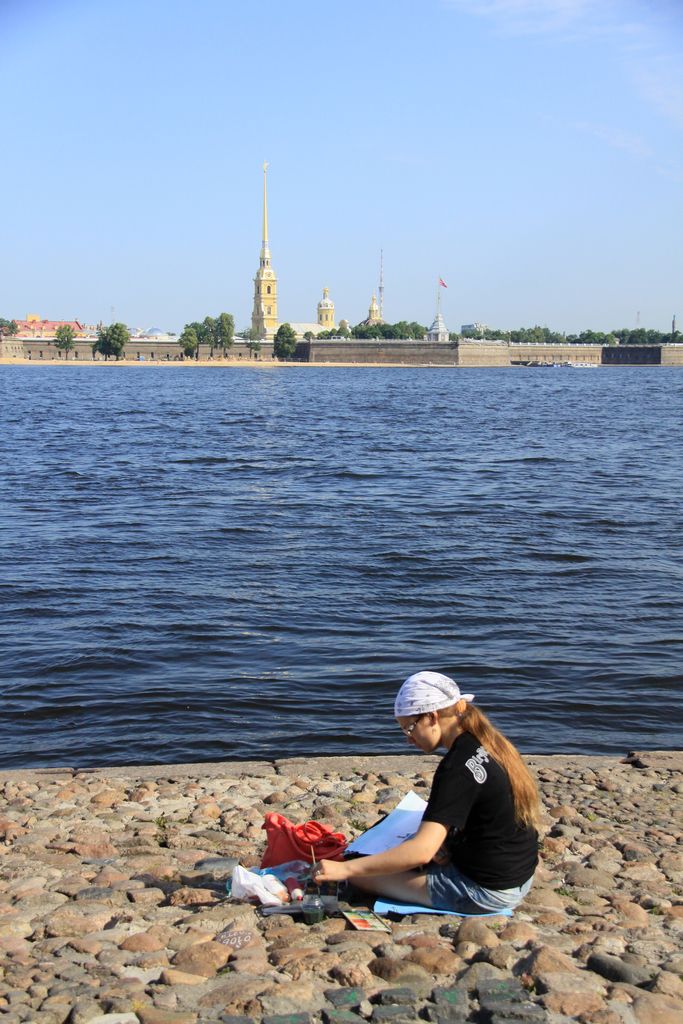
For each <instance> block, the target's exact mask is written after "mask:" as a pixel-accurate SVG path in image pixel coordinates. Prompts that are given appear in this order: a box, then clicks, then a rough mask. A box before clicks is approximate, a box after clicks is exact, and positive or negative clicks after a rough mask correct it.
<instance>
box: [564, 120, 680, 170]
mask: <svg viewBox="0 0 683 1024" xmlns="http://www.w3.org/2000/svg"><path fill="white" fill-rule="evenodd" d="M574 127H575V128H576V130H577V131H580V132H583V133H584V134H586V135H592V136H593V138H595V139H598V140H599V141H600V142H603V143H604V144H605V145H606V146H609V147H610V148H611V149H617V150H620V151H621V152H622V153H628V155H629V156H631V157H633V158H634V159H636V160H642V161H643V162H644V163H646V164H648V165H649V166H650V168H651V170H652V171H654V173H655V174H657V175H659V176H660V177H661V178H667V179H668V180H669V181H676V182H680V181H683V169H682V168H681V167H679V166H677V165H676V164H672V163H666V162H663V161H662V159H661V157H660V156H659V155H658V154H657V153H656V152H655V151H654V150H653V148H652V147H651V146H650V145H649V144H648V143H647V142H646V141H645V139H643V138H642V136H640V135H633V134H631V133H630V132H627V131H623V130H622V129H620V128H615V127H613V126H610V125H604V124H592V123H590V122H588V121H578V122H577V123H576V124H575V125H574Z"/></svg>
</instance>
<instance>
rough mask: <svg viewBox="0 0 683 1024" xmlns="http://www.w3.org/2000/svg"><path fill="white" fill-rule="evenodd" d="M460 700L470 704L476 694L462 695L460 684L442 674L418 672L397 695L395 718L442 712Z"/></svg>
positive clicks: (408, 679) (407, 680)
mask: <svg viewBox="0 0 683 1024" xmlns="http://www.w3.org/2000/svg"><path fill="white" fill-rule="evenodd" d="M459 700H466V701H467V702H468V703H469V702H470V701H473V700H474V694H473V693H461V692H460V687H459V686H458V684H457V683H456V682H454V681H453V680H452V679H450V678H449V677H448V676H443V675H441V673H440V672H416V673H415V674H414V675H412V676H408V678H407V679H406V681H405V683H404V684H403V686H402V687H401V689H400V690H399V691H398V693H397V695H396V700H395V702H394V718H409V717H410V716H411V715H424V714H426V713H427V712H428V711H441V709H442V708H449V707H451V705H452V704H457V703H458V701H459Z"/></svg>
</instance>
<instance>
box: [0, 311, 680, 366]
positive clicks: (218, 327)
mask: <svg viewBox="0 0 683 1024" xmlns="http://www.w3.org/2000/svg"><path fill="white" fill-rule="evenodd" d="M18 331H19V328H18V325H17V322H16V320H7V319H5V318H4V317H0V339H2V338H3V337H13V336H15V335H16V334H17V333H18ZM426 333H427V328H426V327H423V326H422V324H418V323H416V322H415V321H411V322H408V321H406V320H399V321H398V322H397V323H395V324H364V323H361V324H356V326H355V327H352V328H350V329H349V328H348V327H347V326H346V323H345V322H343V323H342V324H341V325H340V327H339V328H337V329H335V330H330V331H321V332H320V333H319V334H317V335H314V334H313V332H312V331H307V332H306V334H304V339H305V340H308V341H311V340H313V338H318V339H321V340H322V339H325V338H349V337H352V338H357V339H359V340H373V339H387V340H391V339H399V338H414V339H421V338H423V337H424V336H425V334H426ZM241 336H242V337H243V338H244V339H245V341H246V343H247V347H248V348H249V351H250V352H251V354H252V355H254V354H258V353H259V352H260V351H261V340H260V339H259V338H258V337H257V336H256V334H255V332H254V331H253V330H252V329H251V328H245V330H244V331H242V332H241ZM449 337H450V340H451V341H453V342H456V341H459V340H460V338H477V339H478V340H481V341H508V342H512V343H513V344H527V345H528V344H536V345H538V344H545V345H559V344H573V345H577V344H578V345H668V344H672V343H678V344H680V343H683V333H682V332H681V331H656V330H650V329H648V328H645V327H636V328H628V327H622V328H619V329H618V330H614V331H609V332H602V331H591V330H587V331H581V333H580V334H565V333H563V332H559V331H552V330H550V329H549V328H548V327H540V326H539V325H536V326H535V327H520V328H518V329H517V330H512V331H503V330H499V329H497V328H486V329H485V330H484V331H482V332H481V333H480V332H478V331H476V330H474V329H470V330H465V331H463V332H462V333H461V334H458V333H455V332H453V333H451V334H450V335H449ZM46 340H47V339H46ZM234 340H235V321H234V318H233V316H232V314H231V313H220V314H219V315H218V316H217V317H211V316H207V317H205V318H204V319H203V320H202V321H197V320H194V321H192V322H191V323H187V324H185V326H184V328H183V330H182V333H181V334H180V337H179V338H178V344H179V346H180V349H181V351H182V353H183V355H184V356H186V357H188V358H194V359H199V347H200V345H208V346H209V352H210V356H211V357H213V355H214V352H215V351H216V350H218V351H220V352H221V353H222V354H223V355H225V354H227V353H228V352H229V351H230V349H231V348H232V346H233V344H234ZM76 341H77V339H76V334H75V332H74V329H73V327H71V325H70V324H60V326H59V327H58V328H57V330H56V332H55V339H54V344H55V348H57V349H59V350H60V351H62V352H64V353H65V354H66V355H67V356H68V354H69V352H71V351H72V350H73V349H74V348H75V347H76ZM129 341H130V331H129V330H128V328H127V327H126V325H125V324H122V323H113V324H109V326H107V327H104V326H103V325H101V324H100V326H99V328H98V331H97V338H96V340H95V341H94V342H93V345H92V352H93V355H96V354H98V353H99V354H100V355H102V356H104V358H105V359H109V358H110V357H113V358H115V359H120V358H121V357H122V356H123V355H124V353H125V348H126V345H127V344H128V343H129ZM296 342H297V336H296V333H295V331H294V328H293V327H292V326H291V325H290V324H288V323H284V324H280V326H279V327H278V330H277V332H276V334H275V338H274V339H273V354H274V355H275V357H276V358H277V359H292V358H293V356H294V354H295V351H296Z"/></svg>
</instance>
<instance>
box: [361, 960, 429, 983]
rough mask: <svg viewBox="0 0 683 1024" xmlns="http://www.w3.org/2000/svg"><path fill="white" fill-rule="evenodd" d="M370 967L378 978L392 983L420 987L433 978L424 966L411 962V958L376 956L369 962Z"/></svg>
mask: <svg viewBox="0 0 683 1024" xmlns="http://www.w3.org/2000/svg"><path fill="white" fill-rule="evenodd" d="M368 968H369V970H370V972H371V973H372V974H374V975H375V976H376V977H377V978H382V979H383V981H388V982H390V983H391V984H392V985H411V986H413V987H415V988H418V987H424V986H425V985H428V984H429V983H430V981H431V980H432V978H431V975H430V974H428V972H427V971H426V970H425V969H424V967H420V965H419V964H415V963H411V962H410V961H409V960H394V959H393V958H390V957H386V956H381V957H375V959H374V960H371V961H370V963H369V964H368Z"/></svg>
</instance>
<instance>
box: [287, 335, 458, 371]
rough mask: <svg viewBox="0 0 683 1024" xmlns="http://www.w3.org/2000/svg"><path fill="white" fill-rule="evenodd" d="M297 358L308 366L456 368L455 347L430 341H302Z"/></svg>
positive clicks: (453, 344) (456, 354)
mask: <svg viewBox="0 0 683 1024" xmlns="http://www.w3.org/2000/svg"><path fill="white" fill-rule="evenodd" d="M297 358H298V359H301V360H303V361H304V362H309V363H394V364H395V363H405V364H406V365H407V366H417V365H419V366H424V365H429V364H430V363H433V364H435V365H438V366H443V365H447V366H457V364H458V346H457V345H456V344H455V343H452V344H451V343H445V344H444V343H436V342H429V341H413V340H411V339H407V340H398V341H376V340H374V339H373V340H371V339H368V340H367V341H362V340H360V339H358V340H356V339H350V340H349V341H342V340H340V341H327V340H324V341H304V342H299V344H298V345H297Z"/></svg>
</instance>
